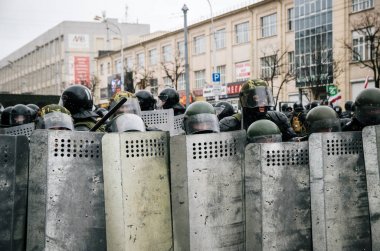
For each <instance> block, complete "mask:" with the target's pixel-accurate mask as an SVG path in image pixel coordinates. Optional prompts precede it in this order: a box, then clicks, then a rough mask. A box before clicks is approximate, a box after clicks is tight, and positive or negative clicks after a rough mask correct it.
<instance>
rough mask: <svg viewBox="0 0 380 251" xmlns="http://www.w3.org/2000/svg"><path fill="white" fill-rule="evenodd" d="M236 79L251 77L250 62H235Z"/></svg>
mask: <svg viewBox="0 0 380 251" xmlns="http://www.w3.org/2000/svg"><path fill="white" fill-rule="evenodd" d="M235 72H236V80H245V79H249V78H250V77H251V64H250V63H249V62H248V61H246V62H240V63H236V64H235Z"/></svg>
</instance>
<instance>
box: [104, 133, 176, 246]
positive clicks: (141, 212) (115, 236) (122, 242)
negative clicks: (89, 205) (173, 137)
mask: <svg viewBox="0 0 380 251" xmlns="http://www.w3.org/2000/svg"><path fill="white" fill-rule="evenodd" d="M168 141H169V133H168V132H144V133H140V132H129V133H120V134H117V133H110V134H107V135H105V136H104V137H103V166H104V185H105V187H104V190H105V201H106V224H107V249H108V250H136V251H139V250H141V251H142V250H170V249H171V248H172V245H173V241H172V224H171V210H170V191H169V190H170V189H169V177H168V173H169V149H168V143H169V142H168Z"/></svg>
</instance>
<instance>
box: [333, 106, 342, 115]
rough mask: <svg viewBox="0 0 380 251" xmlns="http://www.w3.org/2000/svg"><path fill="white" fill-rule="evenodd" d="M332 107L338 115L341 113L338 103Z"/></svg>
mask: <svg viewBox="0 0 380 251" xmlns="http://www.w3.org/2000/svg"><path fill="white" fill-rule="evenodd" d="M333 109H334V111H335V112H336V113H337V114H338V116H340V115H341V114H342V107H340V106H339V105H336V106H334V107H333Z"/></svg>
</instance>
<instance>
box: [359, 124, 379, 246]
mask: <svg viewBox="0 0 380 251" xmlns="http://www.w3.org/2000/svg"><path fill="white" fill-rule="evenodd" d="M363 142H365V143H364V144H363V149H364V160H365V169H366V178H367V189H368V202H369V215H370V222H371V236H372V238H371V239H372V250H380V238H379V236H380V217H379V216H380V169H379V167H380V158H379V156H380V126H369V127H365V128H364V129H363Z"/></svg>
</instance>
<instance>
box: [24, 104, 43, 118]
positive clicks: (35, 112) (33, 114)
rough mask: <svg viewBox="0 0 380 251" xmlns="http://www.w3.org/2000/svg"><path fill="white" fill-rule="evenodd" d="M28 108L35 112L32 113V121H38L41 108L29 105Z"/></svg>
mask: <svg viewBox="0 0 380 251" xmlns="http://www.w3.org/2000/svg"><path fill="white" fill-rule="evenodd" d="M26 106H27V107H29V108H30V109H32V111H33V112H32V119H33V121H34V120H36V118H37V114H38V111H39V110H40V108H39V107H38V105H35V104H27V105H26Z"/></svg>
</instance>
